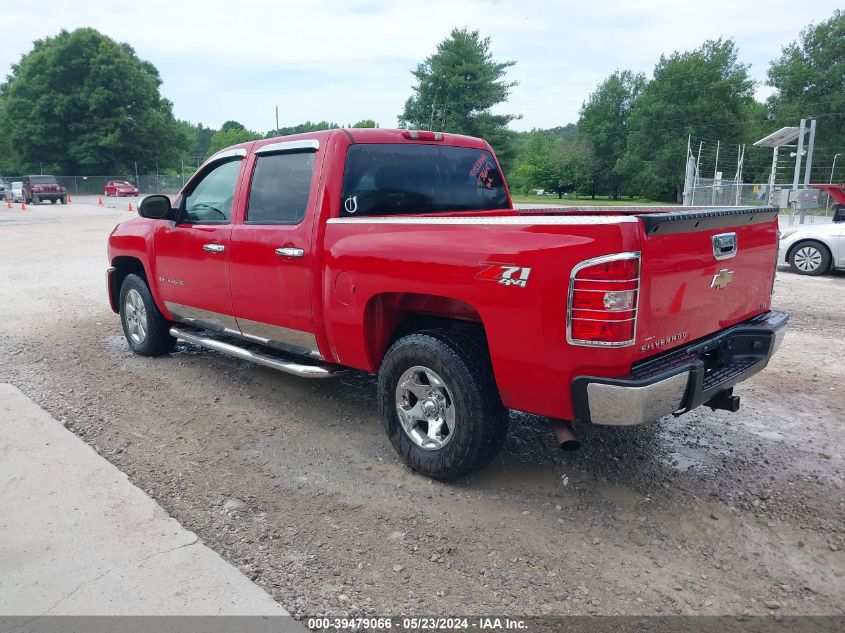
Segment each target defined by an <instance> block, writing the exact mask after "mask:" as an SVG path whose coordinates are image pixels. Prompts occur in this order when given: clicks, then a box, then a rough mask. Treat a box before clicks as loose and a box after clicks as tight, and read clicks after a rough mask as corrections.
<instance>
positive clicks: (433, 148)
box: [341, 144, 508, 216]
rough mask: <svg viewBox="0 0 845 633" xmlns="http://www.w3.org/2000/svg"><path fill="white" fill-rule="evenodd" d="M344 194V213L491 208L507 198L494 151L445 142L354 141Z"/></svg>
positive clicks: (342, 209) (425, 211)
mask: <svg viewBox="0 0 845 633" xmlns="http://www.w3.org/2000/svg"><path fill="white" fill-rule="evenodd" d="M342 196H343V197H342V198H341V215H344V216H358V215H395V214H402V213H436V212H440V211H473V210H489V209H501V208H503V207H506V206H507V203H508V198H507V194H506V192H505V184H504V182H503V180H502V175H501V174H500V173H499V168H498V166H497V165H496V162H495V160H494V159H493V156H492V155H491V154H490V152H488V151H485V150H479V149H467V148H464V147H449V146H441V145H412V144H390V145H388V144H372V145H367V144H357V145H352V146H351V147H350V148H349V151H348V153H347V155H346V169H345V171H344V174H343V193H342Z"/></svg>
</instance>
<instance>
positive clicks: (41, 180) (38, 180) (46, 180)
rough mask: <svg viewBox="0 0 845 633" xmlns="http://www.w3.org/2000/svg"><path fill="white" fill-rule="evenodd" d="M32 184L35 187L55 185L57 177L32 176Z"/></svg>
mask: <svg viewBox="0 0 845 633" xmlns="http://www.w3.org/2000/svg"><path fill="white" fill-rule="evenodd" d="M29 180H30V182H32V184H33V185H55V184H56V177H55V176H32V177H30V179H29Z"/></svg>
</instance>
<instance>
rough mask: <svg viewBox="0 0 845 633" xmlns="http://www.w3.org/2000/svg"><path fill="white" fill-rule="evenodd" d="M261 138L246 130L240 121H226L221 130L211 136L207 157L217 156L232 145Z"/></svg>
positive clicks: (259, 135)
mask: <svg viewBox="0 0 845 633" xmlns="http://www.w3.org/2000/svg"><path fill="white" fill-rule="evenodd" d="M260 138H261V134H259V133H258V132H253V131H252V130H248V129H246V127H244V125H243V124H242V123H239V122H238V121H226V122H225V123H224V124H223V125H221V126H220V129H219V130H217V131H216V132H215V133H214V134H213V135H212V136H211V142H210V143H209V145H208V150H207V151H206V154H205V157H206V158H208V157H209V156H211V155H212V154H215V153H217V152H219V151H220V150H221V149H224V148H226V147H229V146H230V145H237V144H238V143H246V142H247V141H257V140H258V139H260Z"/></svg>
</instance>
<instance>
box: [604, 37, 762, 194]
mask: <svg viewBox="0 0 845 633" xmlns="http://www.w3.org/2000/svg"><path fill="white" fill-rule="evenodd" d="M753 92H754V82H753V81H752V80H751V79H750V78H749V76H748V66H747V65H745V64H741V63H740V62H739V61H738V60H737V48H736V45H735V44H734V42H733V40H721V39H719V40H715V41H713V40H710V41H707V42H705V43H704V44H703V45H702V46H700V47H699V48H697V49H695V50H694V51H688V52H685V53H678V52H675V53H673V54H672V55H670V56H668V57H666V56H661V57H660V61H659V62H658V64H657V66H656V67H655V69H654V78H653V79H652V80H651V81H650V82H649V83H648V84H646V86H645V87H644V88H643V90H642V92H641V94H640V95H639V96H638V97H637V98H636V99H635V100H634V102H633V105H632V106H631V110H630V114H629V116H628V121H629V125H628V144H627V149H626V151H625V154H624V155H623V156H622V158H621V159H620V160H619V161H618V163H617V166H616V171H617V172H618V173H619V174H620V175H624V176H626V177H629V178H631V180H632V182H633V183H634V184H635V186H636V187H637V188H638V189H639V193H640V194H641V195H644V196H646V197H648V198H651V199H655V200H660V199H664V200H676V201H679V202H680V197H681V192H682V191H683V183H684V170H685V164H686V156H685V154H686V146H687V136H688V135H691V136H692V138H693V139H702V138H707V139H719V140H720V141H721V142H722V144H726V143H727V144H735V143H741V142H745V141H747V140H748V139H747V138H746V130H745V126H747V124H748V121H749V118H750V117H751V115H752V112H753V108H754V97H753Z"/></svg>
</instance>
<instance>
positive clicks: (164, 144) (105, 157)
mask: <svg viewBox="0 0 845 633" xmlns="http://www.w3.org/2000/svg"><path fill="white" fill-rule="evenodd" d="M160 85H161V79H160V78H159V74H158V71H157V70H156V69H155V67H154V66H153V65H152V64H150V63H149V62H146V61H143V60H141V59H139V58H138V57H137V56H136V55H135V52H134V50H133V49H132V48H131V47H130V46H129V45H128V44H120V43H118V42H115V41H114V40H112V39H110V38H108V37H106V36H105V35H102V34H101V33H99V32H97V31H96V30H94V29H91V28H81V29H77V30H75V31H72V32H67V31H61V32H60V33H59V34H58V35H56V36H54V37H47V38H45V39H42V40H37V41H35V42H34V44H33V49H32V51H31V52H29V53H28V54H26V55H24V56H23V57H22V58H21V60H20V62H19V63H17V64H15V65H13V66H12V72H11V74H10V75H9V76H8V78H7V81H6V82H5V83H3V84H2V85H0V129H3V130H4V135H3V136H4V138H5V139H6V140H5V147H0V152H2V156H3V159H4V161H5V160H8V161H9V162H10V163H15V166H17V167H19V169H20V170H21V171H23V170H34V169H35V168H37V167H38V165H39V163H44V164H49V165H51V166H55V167H56V168H57V169H58V171H61V172H63V173H97V172H100V173H125V172H127V171H129V166H130V165H133V163H134V162H135V161H137V162H138V164H139V166H143V165H152V164H153V163H154V162H156V161H158V162H159V164H160V165H165V166H166V165H173V164H178V162H179V157H180V155H181V154H182V152H184V150H185V149H186V147H187V145H188V142H189V140H188V138H187V136H186V135H185V134H184V131H183V129H182V128H180V126H179V125H178V124H177V123H176V121H175V119H174V118H173V114H172V105H171V103H170V102H169V101H167V100H166V99H163V98H162V97H161V95H160V94H159V86H160Z"/></svg>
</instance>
